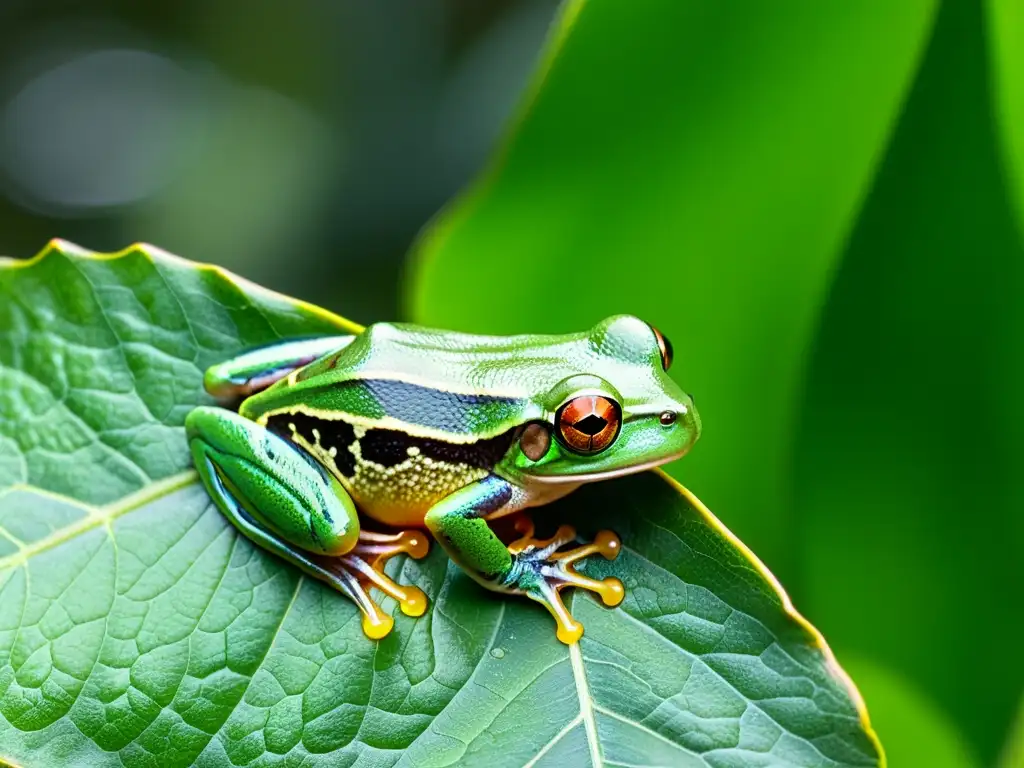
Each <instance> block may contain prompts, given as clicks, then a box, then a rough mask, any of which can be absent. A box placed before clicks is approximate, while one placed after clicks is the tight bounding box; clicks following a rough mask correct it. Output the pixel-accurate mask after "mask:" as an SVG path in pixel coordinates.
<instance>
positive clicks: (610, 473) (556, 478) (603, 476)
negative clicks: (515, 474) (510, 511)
mask: <svg viewBox="0 0 1024 768" xmlns="http://www.w3.org/2000/svg"><path fill="white" fill-rule="evenodd" d="M688 450H689V448H686V449H685V450H682V451H680V452H679V453H675V454H673V455H671V456H669V457H667V458H664V459H655V460H654V461H648V462H646V463H644V464H635V465H633V466H631V467H619V468H618V469H608V470H605V471H604V472H591V473H589V474H584V475H571V476H561V475H533V476H531V477H530V482H531V483H544V484H545V485H546V484H552V485H553V484H555V483H577V484H579V483H586V482H590V481H591V480H609V479H611V478H613V477H623V476H625V475H633V474H636V473H637V472H644V471H646V470H648V469H654V468H655V467H660V466H661V465H662V464H668V463H669V462H670V461H675V460H676V459H681V458H682V457H683V456H684V455H685V454H686V452H687V451H688Z"/></svg>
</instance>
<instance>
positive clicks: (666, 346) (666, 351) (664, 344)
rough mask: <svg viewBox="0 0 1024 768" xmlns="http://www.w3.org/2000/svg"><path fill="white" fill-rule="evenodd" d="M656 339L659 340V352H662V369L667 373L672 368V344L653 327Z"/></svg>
mask: <svg viewBox="0 0 1024 768" xmlns="http://www.w3.org/2000/svg"><path fill="white" fill-rule="evenodd" d="M651 330H652V331H654V337H655V338H656V339H657V340H658V350H659V351H660V352H661V367H662V368H664V369H665V370H666V371H667V370H668V369H669V368H670V367H671V366H672V342H671V341H669V340H668V337H667V336H665V335H664V334H662V332H661V331H659V330H658V329H657V328H655V327H654V326H653V325H652V326H651Z"/></svg>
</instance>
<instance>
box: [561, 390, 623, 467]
mask: <svg viewBox="0 0 1024 768" xmlns="http://www.w3.org/2000/svg"><path fill="white" fill-rule="evenodd" d="M555 425H556V426H557V430H556V431H557V433H558V437H559V439H560V440H561V441H562V444H563V445H565V447H566V448H568V449H569V450H570V451H573V452H574V453H585V454H594V453H600V452H601V451H603V450H604V449H605V448H607V447H608V446H609V445H611V444H612V443H613V442H615V438H616V437H617V436H618V434H619V428H620V427H621V426H622V409H620V408H619V404H618V403H616V402H615V401H614V400H610V399H609V398H607V397H604V396H603V395H581V396H579V397H575V398H573V399H572V400H570V401H569V402H567V403H566V404H565V405H563V406H562V407H561V408H559V409H558V413H556V414H555Z"/></svg>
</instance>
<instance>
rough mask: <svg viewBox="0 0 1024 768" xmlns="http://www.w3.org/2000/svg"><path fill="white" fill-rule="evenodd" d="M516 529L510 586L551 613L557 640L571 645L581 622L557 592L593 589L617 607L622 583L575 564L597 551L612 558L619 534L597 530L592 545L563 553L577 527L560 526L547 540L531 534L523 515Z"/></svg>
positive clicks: (580, 630)
mask: <svg viewBox="0 0 1024 768" xmlns="http://www.w3.org/2000/svg"><path fill="white" fill-rule="evenodd" d="M516 530H517V531H519V533H521V534H523V535H522V537H521V538H519V539H517V540H516V541H514V542H512V543H511V544H510V545H509V547H508V551H509V552H510V553H512V555H513V557H514V558H515V564H514V566H513V569H512V574H513V575H512V578H511V586H512V587H513V591H516V592H521V593H523V594H525V595H527V596H528V597H530V598H532V599H533V600H536V601H537V602H538V603H541V604H542V605H543V606H544V607H545V608H547V609H548V610H549V611H550V612H551V615H552V616H554V618H555V622H556V623H557V624H558V630H557V635H558V639H559V640H561V641H562V642H563V643H565V644H566V645H572V644H573V643H575V642H577V641H578V640H579V639H580V637H581V636H582V635H583V625H582V624H580V623H579V622H578V621H576V619H574V618H573V616H572V614H571V613H569V609H568V608H566V607H565V603H563V602H562V597H561V595H560V592H561V591H562V590H563V589H565V588H567V587H577V588H579V589H585V590H587V591H589V592H593V593H595V594H596V595H598V596H599V597H600V598H601V601H602V602H603V603H604V604H605V605H607V606H616V605H618V604H619V603H621V602H622V599H623V597H625V590H624V588H623V586H622V582H621V581H619V580H618V579H616V578H614V577H609V578H607V579H602V580H597V579H591V578H588V577H586V576H584V575H582V574H581V573H578V572H577V571H576V568H575V566H574V563H576V562H577V561H578V560H582V559H583V558H585V557H589V556H590V555H595V554H600V555H602V556H603V557H604V558H605V559H607V560H614V559H615V558H616V557H618V555H619V551H620V550H621V549H622V544H621V542H620V541H619V537H618V536H616V535H615V534H614V533H612V532H611V531H598V533H597V535H596V536H595V537H594V541H593V543H591V544H584V545H583V546H581V547H576V548H575V549H569V550H566V551H564V552H559V551H558V550H559V549H560V548H561V547H563V546H565V545H566V544H568V543H569V542H571V541H574V540H575V539H576V530H575V529H574V528H572V527H571V526H568V525H563V526H561V527H560V528H559V529H558V530H557V531H556V532H555V535H554V536H552V537H551V538H550V539H536V538H534V536H533V532H534V529H533V522H532V521H531V520H530V518H528V517H526V516H525V515H524V516H523V517H521V518H519V519H518V520H517V521H516Z"/></svg>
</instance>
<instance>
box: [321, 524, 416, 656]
mask: <svg viewBox="0 0 1024 768" xmlns="http://www.w3.org/2000/svg"><path fill="white" fill-rule="evenodd" d="M429 549H430V541H429V539H428V537H427V534H426V533H425V532H423V531H415V530H409V531H402V532H400V533H395V534H387V533H374V532H372V531H360V532H359V541H358V543H357V544H356V546H355V547H353V548H352V550H351V551H350V552H348V553H346V554H344V555H341V556H340V557H332V558H321V559H319V561H320V564H321V565H322V566H323V567H325V568H327V569H329V570H331V571H332V572H333V573H334V574H335V575H336V576H337V577H338V578H339V579H341V580H342V581H343V582H344V583H345V585H346V586H347V588H348V589H347V591H348V593H349V595H350V597H351V598H352V600H353V601H355V603H356V605H357V606H359V610H360V611H362V614H363V632H364V633H365V634H366V635H367V637H370V638H372V639H374V640H379V639H380V638H382V637H384V636H386V635H387V634H388V633H389V632H390V631H391V629H392V627H394V624H395V621H394V619H392V618H391V617H390V616H389V615H388V614H386V613H384V611H383V610H382V609H381V607H380V606H379V605H378V604H377V602H376V601H375V600H374V599H373V598H372V597H371V596H370V589H371V588H372V587H376V588H377V589H379V590H380V591H381V592H383V593H384V594H385V595H387V596H389V597H392V598H394V599H395V600H396V601H397V602H398V607H399V608H400V609H401V610H402V613H404V614H405V615H406V616H422V615H423V614H424V612H426V610H427V596H426V595H425V594H423V590H422V589H420V588H419V587H414V586H411V585H405V584H399V583H398V582H396V581H394V580H393V579H392V578H391V577H390V576H388V575H387V574H385V573H384V566H385V565H387V562H388V560H390V559H391V558H392V557H395V555H402V554H405V555H408V556H409V557H411V558H412V559H414V560H420V559H422V558H423V557H425V556H426V554H427V552H428V550H429Z"/></svg>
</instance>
